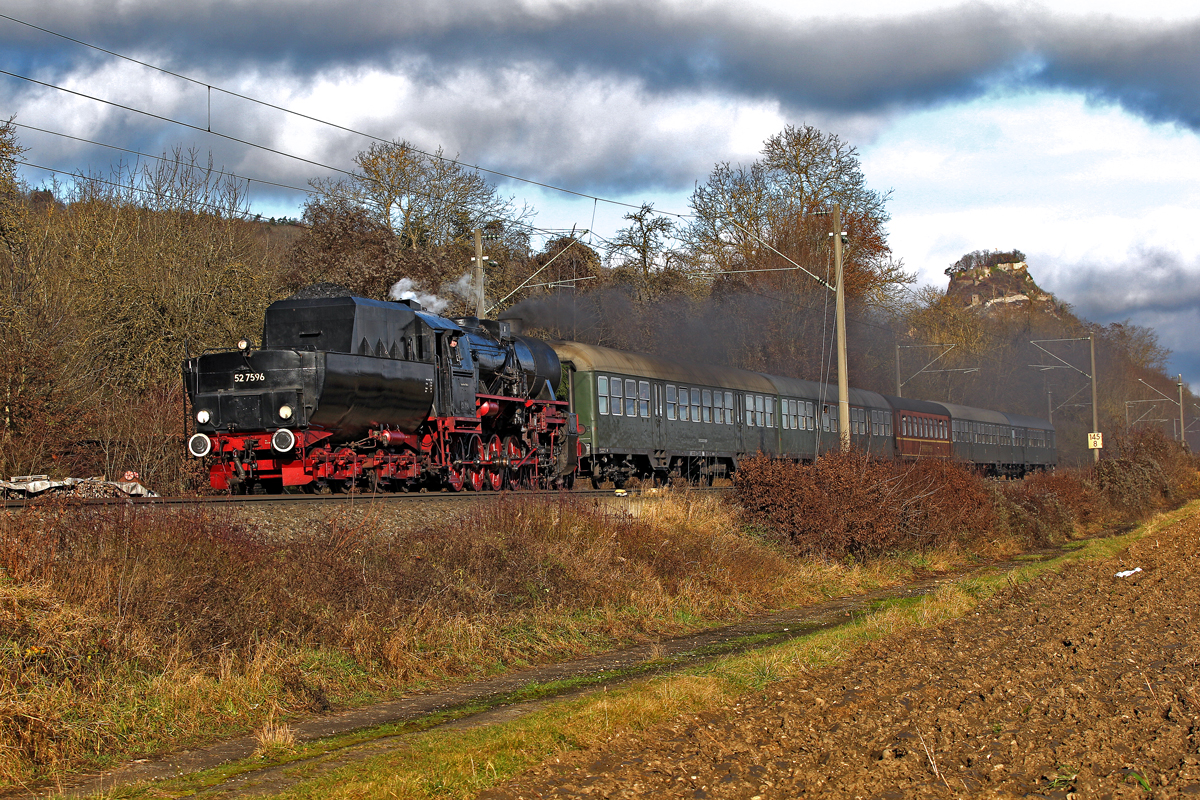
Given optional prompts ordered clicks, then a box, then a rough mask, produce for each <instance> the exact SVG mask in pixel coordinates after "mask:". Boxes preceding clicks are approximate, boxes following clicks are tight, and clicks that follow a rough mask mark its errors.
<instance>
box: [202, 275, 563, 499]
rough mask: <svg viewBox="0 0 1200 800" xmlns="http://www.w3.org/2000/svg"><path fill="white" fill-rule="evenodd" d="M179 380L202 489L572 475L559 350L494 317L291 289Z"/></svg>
mask: <svg viewBox="0 0 1200 800" xmlns="http://www.w3.org/2000/svg"><path fill="white" fill-rule="evenodd" d="M183 376H184V382H185V385H186V387H187V393H188V399H189V402H190V404H191V407H192V410H191V414H192V418H193V419H194V421H195V425H196V433H194V434H193V435H192V436H191V438H189V439H188V444H187V447H188V452H189V453H190V454H191V455H193V456H195V457H196V458H206V459H208V460H209V479H210V482H211V485H212V487H213V488H214V489H218V490H228V491H231V492H234V493H240V492H246V491H251V490H254V489H256V488H261V489H263V490H265V491H267V492H278V491H282V490H283V489H285V488H287V487H301V488H303V489H306V490H309V491H315V490H321V489H324V488H328V489H330V490H332V491H344V490H350V489H353V488H355V487H357V486H360V485H363V484H366V485H368V486H369V487H370V488H371V489H375V490H411V489H415V488H419V487H423V486H432V487H444V488H449V489H452V490H455V491H458V490H461V489H473V490H476V491H478V490H483V489H493V490H499V489H502V488H504V487H505V486H506V485H507V486H516V485H522V486H543V487H547V486H552V485H560V486H561V485H569V484H570V483H571V482H572V480H573V477H574V474H575V471H576V468H577V465H578V461H577V452H578V444H577V440H578V428H577V417H576V415H574V414H571V413H570V412H569V409H568V403H566V402H563V401H560V400H557V399H556V398H555V391H556V389H557V387H558V385H559V382H560V379H561V368H560V365H559V361H558V356H557V355H556V354H555V352H554V350H553V349H552V348H551V347H549V346H548V345H547V344H546V343H545V342H542V341H540V340H538V339H533V338H529V337H525V336H518V335H514V334H513V332H512V330H511V328H510V326H509V324H508V323H506V322H494V321H490V320H477V319H474V318H470V317H468V318H465V319H459V320H449V319H445V318H443V317H439V316H437V315H434V314H430V313H427V312H425V311H424V310H423V309H422V307H421V305H420V303H418V302H416V301H415V300H406V301H401V302H398V303H389V302H380V301H377V300H367V299H364V298H361V297H349V296H341V297H315V298H305V297H292V298H289V299H287V300H281V301H279V302H276V303H273V304H272V305H271V306H270V307H269V308H268V309H267V312H266V318H265V321H264V324H263V342H262V347H261V348H256V347H254V346H253V344H252V343H251V342H250V341H249V340H248V339H243V340H241V341H239V342H238V346H237V349H236V350H233V351H225V352H215V353H206V354H203V355H200V356H198V357H195V358H191V359H188V360H187V361H186V362H185V363H184V366H183Z"/></svg>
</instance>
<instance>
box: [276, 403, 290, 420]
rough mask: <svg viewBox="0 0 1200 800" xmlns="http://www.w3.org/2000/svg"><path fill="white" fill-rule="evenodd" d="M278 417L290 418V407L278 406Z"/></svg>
mask: <svg viewBox="0 0 1200 800" xmlns="http://www.w3.org/2000/svg"><path fill="white" fill-rule="evenodd" d="M279 418H280V419H291V418H292V407H291V406H289V405H282V406H280V407H279Z"/></svg>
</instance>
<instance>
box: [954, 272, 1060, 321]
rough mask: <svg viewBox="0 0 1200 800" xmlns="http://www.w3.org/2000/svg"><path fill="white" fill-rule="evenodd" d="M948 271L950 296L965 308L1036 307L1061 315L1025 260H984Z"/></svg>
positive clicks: (984, 309)
mask: <svg viewBox="0 0 1200 800" xmlns="http://www.w3.org/2000/svg"><path fill="white" fill-rule="evenodd" d="M947 273H948V274H949V275H950V287H949V288H948V289H947V290H946V296H947V298H949V299H951V300H954V301H957V302H959V303H961V304H962V307H963V308H969V309H974V310H977V311H979V312H981V313H995V312H999V311H1002V310H1008V309H1013V310H1016V309H1021V310H1027V309H1030V308H1033V309H1035V310H1041V311H1046V312H1048V313H1050V314H1053V315H1054V316H1056V317H1057V316H1059V312H1060V308H1059V303H1058V301H1057V300H1055V299H1054V295H1052V294H1050V293H1049V292H1047V291H1043V290H1042V289H1041V288H1039V287H1038V285H1037V283H1036V282H1035V281H1034V280H1033V276H1032V275H1030V274H1029V265H1028V264H1026V263H1025V262H1024V261H1010V262H1000V263H995V264H986V263H984V264H978V265H976V266H971V267H968V268H966V269H958V270H947Z"/></svg>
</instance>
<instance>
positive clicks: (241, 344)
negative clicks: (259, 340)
mask: <svg viewBox="0 0 1200 800" xmlns="http://www.w3.org/2000/svg"><path fill="white" fill-rule="evenodd" d="M237 349H238V350H241V351H242V352H243V353H244V352H246V351H247V350H249V349H250V340H249V339H246V338H245V337H243V338H241V339H238V343H237Z"/></svg>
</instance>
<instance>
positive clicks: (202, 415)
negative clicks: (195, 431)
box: [196, 408, 212, 425]
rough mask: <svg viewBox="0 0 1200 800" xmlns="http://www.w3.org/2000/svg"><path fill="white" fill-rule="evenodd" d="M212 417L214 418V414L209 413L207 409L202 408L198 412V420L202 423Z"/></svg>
mask: <svg viewBox="0 0 1200 800" xmlns="http://www.w3.org/2000/svg"><path fill="white" fill-rule="evenodd" d="M210 419H212V414H210V413H208V411H207V410H206V409H203V408H202V409H200V410H199V411H197V412H196V422H199V423H200V424H201V425H203V424H205V423H206V422H208V421H209V420H210Z"/></svg>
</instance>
